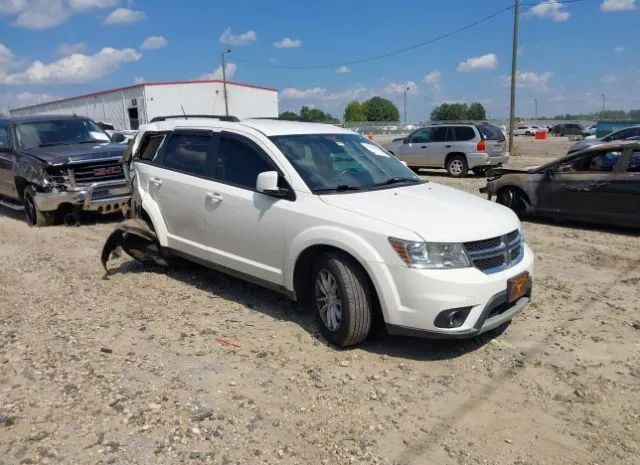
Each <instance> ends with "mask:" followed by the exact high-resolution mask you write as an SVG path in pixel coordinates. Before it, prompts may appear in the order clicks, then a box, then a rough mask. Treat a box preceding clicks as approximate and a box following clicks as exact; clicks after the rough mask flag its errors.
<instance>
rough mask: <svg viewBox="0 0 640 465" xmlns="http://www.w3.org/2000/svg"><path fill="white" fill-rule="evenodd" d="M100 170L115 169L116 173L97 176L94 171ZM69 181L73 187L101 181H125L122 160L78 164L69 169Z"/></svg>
mask: <svg viewBox="0 0 640 465" xmlns="http://www.w3.org/2000/svg"><path fill="white" fill-rule="evenodd" d="M100 168H107V169H114V170H115V171H116V172H113V173H110V172H107V173H105V174H102V175H100V174H96V173H95V172H94V170H96V169H100ZM68 173H69V179H70V181H71V185H72V186H76V185H85V184H93V183H95V182H101V181H117V180H121V179H122V180H124V171H123V169H122V164H121V163H120V160H119V159H117V160H100V161H95V160H92V161H89V162H88V163H82V164H80V163H77V164H75V165H74V166H73V167H70V168H69V171H68Z"/></svg>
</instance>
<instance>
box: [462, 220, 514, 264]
mask: <svg viewBox="0 0 640 465" xmlns="http://www.w3.org/2000/svg"><path fill="white" fill-rule="evenodd" d="M463 245H464V248H465V250H466V251H467V254H469V257H470V258H471V261H472V262H473V265H474V266H475V267H476V268H478V269H479V270H481V271H484V272H485V273H495V272H497V271H501V270H505V269H507V268H510V267H512V266H513V265H515V264H516V263H518V262H519V261H520V260H521V259H522V255H523V247H522V234H521V233H520V231H519V230H518V229H516V230H515V231H511V232H510V233H507V234H504V235H502V236H498V237H492V238H491V239H483V240H481V241H473V242H465V243H464V244H463Z"/></svg>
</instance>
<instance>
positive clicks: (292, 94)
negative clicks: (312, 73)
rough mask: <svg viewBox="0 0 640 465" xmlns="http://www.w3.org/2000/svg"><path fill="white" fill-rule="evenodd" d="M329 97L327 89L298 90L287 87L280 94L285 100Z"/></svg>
mask: <svg viewBox="0 0 640 465" xmlns="http://www.w3.org/2000/svg"><path fill="white" fill-rule="evenodd" d="M325 95H327V89H324V88H322V87H312V88H310V89H296V88H295V87H287V88H285V89H282V92H280V98H281V99H284V100H301V99H306V98H309V97H322V96H325Z"/></svg>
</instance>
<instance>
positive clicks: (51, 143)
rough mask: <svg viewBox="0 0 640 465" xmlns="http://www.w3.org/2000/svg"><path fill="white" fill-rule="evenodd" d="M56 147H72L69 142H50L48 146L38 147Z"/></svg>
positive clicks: (41, 145)
mask: <svg viewBox="0 0 640 465" xmlns="http://www.w3.org/2000/svg"><path fill="white" fill-rule="evenodd" d="M54 145H71V144H70V143H69V142H49V143H46V144H40V145H38V147H53V146H54Z"/></svg>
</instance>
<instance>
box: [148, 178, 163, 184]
mask: <svg viewBox="0 0 640 465" xmlns="http://www.w3.org/2000/svg"><path fill="white" fill-rule="evenodd" d="M149 182H150V183H151V184H153V185H156V186H160V185H162V179H160V178H149Z"/></svg>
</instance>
